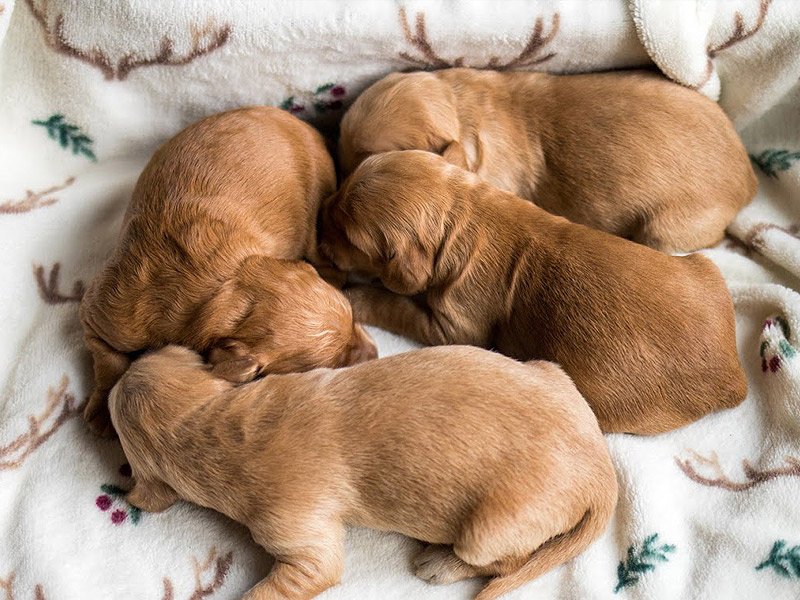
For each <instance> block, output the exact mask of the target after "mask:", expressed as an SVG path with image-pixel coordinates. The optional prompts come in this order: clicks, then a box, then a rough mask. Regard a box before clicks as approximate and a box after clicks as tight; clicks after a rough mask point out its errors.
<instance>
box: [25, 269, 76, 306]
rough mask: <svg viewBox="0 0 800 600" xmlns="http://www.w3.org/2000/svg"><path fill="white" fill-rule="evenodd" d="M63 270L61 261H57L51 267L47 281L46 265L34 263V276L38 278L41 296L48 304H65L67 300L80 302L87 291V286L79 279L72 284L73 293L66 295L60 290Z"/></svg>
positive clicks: (37, 282) (37, 283)
mask: <svg viewBox="0 0 800 600" xmlns="http://www.w3.org/2000/svg"><path fill="white" fill-rule="evenodd" d="M60 272H61V263H55V264H54V265H53V268H52V269H50V276H49V277H48V280H47V282H45V278H44V267H43V266H42V265H33V276H34V277H35V278H36V285H37V286H38V287H39V296H41V298H42V300H44V301H45V302H46V303H47V304H65V303H67V302H80V301H81V298H83V294H84V293H85V292H86V287H85V286H84V284H83V281H82V280H80V279H78V280H77V281H76V282H75V283H74V284H73V286H72V294H71V295H70V296H65V295H64V294H62V293H61V292H59V291H58V288H59V281H58V278H59V274H60Z"/></svg>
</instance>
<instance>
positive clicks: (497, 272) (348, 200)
mask: <svg viewBox="0 0 800 600" xmlns="http://www.w3.org/2000/svg"><path fill="white" fill-rule="evenodd" d="M322 211H323V212H322V215H321V219H320V222H321V233H320V242H321V244H320V248H321V250H322V252H324V253H326V254H327V255H328V256H329V258H330V259H332V261H333V262H334V263H335V264H336V265H337V266H338V267H339V268H340V269H342V270H345V271H351V270H355V271H357V272H360V273H363V274H364V275H367V276H373V277H379V278H380V280H381V282H382V283H383V285H384V286H385V287H386V288H388V289H381V288H377V287H369V286H357V287H354V288H351V289H350V290H349V297H350V300H351V302H352V305H353V311H354V313H355V315H356V318H357V319H359V320H362V321H364V322H366V323H370V324H373V325H377V326H379V327H383V328H384V329H388V330H389V331H392V332H395V333H398V334H401V335H405V336H407V337H410V338H413V339H415V340H417V341H419V342H422V343H426V344H473V345H476V346H482V347H485V348H495V349H497V350H498V351H500V352H502V353H503V354H507V355H508V356H511V357H514V358H517V359H520V360H529V359H542V360H550V361H553V362H556V363H558V364H560V365H561V366H562V367H563V368H564V370H565V371H566V372H567V373H568V374H569V375H570V377H572V379H573V380H574V381H575V385H576V386H577V387H578V389H579V390H580V392H581V393H582V394H583V396H584V397H585V398H586V400H587V401H588V402H589V405H590V406H591V407H592V408H593V409H594V411H595V414H596V415H597V419H598V421H599V422H600V427H601V428H602V429H603V431H606V432H629V433H640V434H654V433H661V432H664V431H669V430H671V429H675V428H677V427H681V426H683V425H686V424H687V423H691V422H692V421H695V420H697V419H699V418H700V417H702V416H703V415H705V414H707V413H709V412H711V411H713V410H715V409H719V408H730V407H733V406H736V405H738V404H739V403H740V402H742V400H744V397H745V395H746V393H747V382H746V380H745V375H744V372H743V370H742V368H741V365H740V364H739V360H738V356H737V352H736V330H735V324H734V316H733V306H732V303H731V299H730V296H729V295H728V290H727V288H726V287H725V282H724V281H723V279H722V277H721V275H720V273H719V271H718V270H717V268H716V267H715V266H714V264H713V263H712V262H711V261H709V260H707V259H706V258H704V257H702V256H700V255H691V256H685V257H676V256H669V255H666V254H662V253H660V252H656V251H654V250H651V249H650V248H646V247H644V246H640V245H638V244H634V243H633V242H629V241H627V240H623V239H621V238H618V237H615V236H612V235H609V234H607V233H604V232H601V231H597V230H595V229H590V228H588V227H585V226H583V225H576V224H574V223H571V222H569V221H567V220H566V219H564V218H562V217H556V216H554V215H551V214H550V213H547V212H545V211H544V210H542V209H540V208H538V207H536V206H535V205H533V204H531V203H530V202H526V201H525V200H522V199H520V198H518V197H516V196H514V195H513V194H510V193H508V192H504V191H502V190H499V189H497V188H495V187H493V186H492V185H490V184H488V183H485V182H483V181H482V180H480V179H479V178H478V177H476V176H475V175H473V174H472V173H469V172H468V171H465V170H463V169H460V168H458V167H455V166H453V165H450V164H448V163H447V161H446V160H445V159H444V158H442V157H441V156H438V155H436V154H433V153H431V152H423V151H419V150H410V151H400V152H387V153H383V154H378V155H375V156H372V157H370V158H369V159H367V160H365V161H364V162H363V163H361V166H359V167H358V168H357V169H356V171H355V172H354V173H353V174H352V175H351V176H350V177H349V178H348V179H347V180H346V181H345V182H344V184H343V185H342V187H341V189H340V190H339V192H338V193H337V194H336V196H334V197H332V198H331V199H330V201H329V202H326V205H325V206H323V209H322Z"/></svg>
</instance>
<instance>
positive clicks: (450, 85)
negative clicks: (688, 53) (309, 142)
mask: <svg viewBox="0 0 800 600" xmlns="http://www.w3.org/2000/svg"><path fill="white" fill-rule="evenodd" d="M389 150H427V151H429V152H436V153H439V154H441V155H442V156H444V157H445V158H446V159H447V160H448V161H449V162H451V163H453V164H456V165H458V166H460V167H463V168H466V169H469V170H470V171H472V172H473V173H476V174H477V175H478V176H479V177H481V178H482V179H484V180H485V181H488V182H489V183H492V184H494V185H495V186H497V187H499V188H501V189H504V190H506V191H509V192H512V193H514V194H516V195H518V196H520V197H522V198H525V199H527V200H530V201H532V202H534V203H535V204H536V205H537V206H539V207H541V208H543V209H545V210H546V211H548V212H551V213H553V214H556V215H561V216H563V217H566V218H568V219H569V220H571V221H573V222H575V223H582V224H584V225H588V226H589V227H593V228H595V229H600V230H602V231H607V232H609V233H613V234H615V235H618V236H621V237H625V238H628V239H631V240H634V241H636V242H639V243H642V244H645V245H647V246H650V247H652V248H656V249H658V250H663V251H689V250H696V249H698V248H705V247H708V246H712V245H714V244H716V243H718V242H719V241H720V240H721V239H722V237H723V235H724V230H725V227H727V225H728V223H730V222H731V220H732V219H733V217H734V215H736V213H737V212H738V211H739V209H741V208H742V207H743V206H744V205H745V204H747V203H748V202H749V201H750V200H751V199H752V198H753V196H754V195H755V192H756V187H757V182H756V177H755V175H754V173H753V168H752V166H751V165H750V161H749V159H748V157H747V152H746V151H745V149H744V146H743V145H742V142H741V140H740V139H739V137H738V136H737V135H736V132H735V131H734V129H733V126H732V125H731V122H730V121H729V120H728V117H727V116H726V115H725V113H724V112H722V109H721V108H720V107H719V106H718V105H717V104H716V103H715V102H713V101H711V100H709V99H708V98H706V97H704V96H702V95H701V94H699V93H697V92H695V91H693V90H690V89H687V88H684V87H682V86H680V85H678V84H676V83H673V82H670V81H669V80H667V79H665V78H664V77H661V76H660V75H657V74H655V73H651V72H646V71H629V72H615V73H595V74H586V75H548V74H546V73H530V72H505V73H498V72H493V71H478V70H474V69H447V70H443V71H436V72H433V73H407V74H398V73H395V74H392V75H389V76H388V77H385V78H384V79H382V80H381V81H379V82H377V83H376V84H375V85H373V86H372V87H370V88H369V89H367V90H366V91H365V92H364V93H363V94H362V95H361V96H359V98H358V99H357V100H356V101H355V103H354V104H353V106H352V107H351V108H350V110H349V111H348V112H347V114H345V116H344V119H343V121H342V126H341V138H340V140H339V156H340V161H341V165H342V168H343V170H344V172H345V173H349V172H351V171H352V170H353V169H354V168H355V167H356V165H358V163H360V162H361V161H362V160H363V159H364V158H366V157H367V156H369V155H371V154H375V153H379V152H386V151H389Z"/></svg>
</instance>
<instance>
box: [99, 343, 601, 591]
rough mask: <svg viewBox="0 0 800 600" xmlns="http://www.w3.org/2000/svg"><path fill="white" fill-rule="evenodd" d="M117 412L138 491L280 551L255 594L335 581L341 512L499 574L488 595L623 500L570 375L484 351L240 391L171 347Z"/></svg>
mask: <svg viewBox="0 0 800 600" xmlns="http://www.w3.org/2000/svg"><path fill="white" fill-rule="evenodd" d="M110 408H111V417H112V420H113V423H114V427H115V428H116V430H117V432H118V433H119V437H120V441H121V442H122V447H123V449H124V451H125V455H126V456H127V458H128V460H129V461H130V464H131V467H132V470H133V476H134V478H135V485H134V488H133V490H132V491H131V492H130V493H129V494H128V496H127V499H128V501H129V502H130V503H131V504H133V505H134V506H137V507H139V508H141V509H143V510H149V511H160V510H164V509H166V508H167V507H168V506H170V505H171V504H172V503H173V502H174V501H175V500H177V499H179V498H180V499H184V500H188V501H190V502H194V503H195V504H199V505H201V506H205V507H209V508H212V509H214V510H217V511H219V512H221V513H223V514H225V515H227V516H228V517H230V518H232V519H234V520H236V521H239V522H241V523H243V524H244V525H246V526H247V527H248V528H249V529H250V531H251V533H252V535H253V539H254V540H255V541H256V543H258V544H259V545H261V546H263V547H264V548H265V549H266V550H267V552H269V553H270V554H272V555H274V556H275V559H276V562H275V564H274V566H273V568H272V570H271V572H270V573H269V575H268V576H267V577H266V578H265V579H263V580H262V581H261V582H259V583H258V584H257V585H256V586H255V587H253V588H252V589H251V590H250V591H249V592H248V593H247V594H246V595H245V598H246V599H247V600H267V599H277V598H281V599H301V598H311V597H313V596H315V595H316V594H319V593H320V592H322V591H323V590H325V589H327V588H328V587H330V586H332V585H335V584H336V583H338V581H339V579H340V576H341V573H342V568H343V564H344V557H343V538H344V526H345V524H354V525H361V526H366V527H373V528H377V529H382V530H388V531H398V532H401V533H403V534H405V535H408V536H411V537H414V538H417V539H419V540H423V541H425V542H429V543H431V544H434V545H432V546H429V547H427V548H425V549H424V550H422V552H421V553H420V554H419V556H418V557H417V558H416V560H415V565H416V573H417V575H418V576H420V577H422V578H423V579H425V580H428V581H430V582H432V583H449V582H452V581H457V580H459V579H464V578H467V577H474V576H479V575H489V576H495V578H494V579H492V580H491V581H490V582H489V583H488V585H487V586H486V587H485V588H484V589H483V591H482V592H481V593H480V594H479V595H478V598H479V599H481V600H489V599H491V598H496V597H498V596H499V595H501V594H503V593H505V592H507V591H509V590H511V589H513V588H515V587H517V586H518V585H521V584H522V583H524V582H526V581H528V580H530V579H533V578H535V577H538V576H539V575H541V574H542V573H544V572H546V571H548V570H549V569H551V568H553V567H555V566H557V565H559V564H561V563H563V562H565V561H567V560H569V559H571V558H572V557H574V556H576V555H577V554H578V553H580V552H581V551H582V550H584V549H585V548H586V547H587V546H589V545H590V544H591V543H592V541H594V540H595V539H596V538H597V537H598V536H599V535H600V534H601V533H602V532H603V531H604V530H605V528H606V526H607V524H608V521H609V519H610V517H611V515H612V513H613V511H614V507H615V504H616V500H617V483H616V478H615V475H614V470H613V467H612V464H611V459H610V456H609V453H608V448H607V446H606V443H605V440H604V439H603V436H602V435H601V433H600V430H599V428H598V426H597V421H596V419H595V417H594V415H593V414H592V412H591V410H590V409H589V407H588V406H587V404H586V402H585V401H584V400H583V398H582V397H581V395H580V394H579V393H578V391H577V390H576V389H575V386H574V385H573V383H572V382H571V381H570V379H569V377H567V376H566V375H565V374H564V372H563V371H562V370H561V369H560V368H559V367H558V366H556V365H554V364H552V363H547V362H533V363H528V364H522V363H518V362H516V361H513V360H511V359H509V358H506V357H504V356H501V355H499V354H495V353H493V352H488V351H486V350H481V349H479V348H472V347H467V346H451V347H438V348H426V349H423V350H418V351H414V352H408V353H406V354H401V355H397V356H392V357H389V358H384V359H381V360H374V361H370V362H367V363H364V364H361V365H358V366H354V367H350V368H347V369H338V370H329V369H317V370H314V371H310V372H307V373H297V374H289V375H268V376H267V377H265V378H263V379H260V380H258V381H255V382H253V383H249V384H245V385H242V386H239V387H234V386H233V385H232V384H231V383H229V382H227V381H224V380H222V379H219V378H216V377H214V376H213V374H212V373H211V372H209V368H208V367H206V366H205V365H204V364H203V362H202V359H201V357H200V356H198V355H197V354H196V353H194V352H193V351H191V350H189V349H186V348H182V347H178V346H168V347H166V348H163V349H161V350H158V351H156V352H153V353H151V354H148V355H146V356H144V357H143V358H140V359H139V360H137V361H136V362H134V363H133V365H131V367H130V368H129V369H128V370H127V372H126V373H125V375H123V377H122V378H121V379H120V381H119V383H118V384H117V385H116V386H115V387H114V389H113V390H112V392H111V399H110ZM309 440H313V443H309Z"/></svg>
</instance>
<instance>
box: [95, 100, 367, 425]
mask: <svg viewBox="0 0 800 600" xmlns="http://www.w3.org/2000/svg"><path fill="white" fill-rule="evenodd" d="M335 185H336V178H335V173H334V169H333V161H332V159H331V157H330V155H329V154H328V152H327V150H326V148H325V145H324V142H323V140H322V137H321V136H320V135H319V134H318V133H317V132H316V131H315V130H314V129H313V128H312V127H310V126H309V125H307V124H305V123H303V122H302V121H300V120H299V119H297V118H295V117H292V116H290V115H289V114H287V113H285V112H284V111H281V110H278V109H275V108H269V107H253V108H244V109H239V110H234V111H230V112H226V113H221V114H218V115H214V116H211V117H208V118H206V119H203V120H202V121H199V122H197V123H195V124H194V125H191V126H190V127H188V128H186V129H185V130H183V131H182V132H181V133H179V134H178V135H177V136H175V137H174V138H172V139H171V140H170V141H168V142H167V143H166V144H164V146H162V147H161V148H160V149H159V150H158V151H157V152H156V153H155V155H154V156H153V158H152V159H151V160H150V162H149V163H148V165H147V167H146V168H145V169H144V172H143V173H142V174H141V176H140V177H139V180H138V182H137V184H136V188H135V189H134V192H133V198H132V199H131V202H130V205H129V207H128V211H127V213H126V215H125V219H124V223H123V226H122V232H121V234H120V239H119V243H118V245H117V247H116V249H115V251H114V253H113V255H112V256H111V258H110V259H109V260H108V262H107V263H106V265H105V266H104V267H103V269H102V271H101V272H100V274H99V275H98V276H97V277H96V278H95V279H94V281H93V282H92V283H91V285H90V286H89V289H88V291H87V293H86V295H85V296H84V298H83V303H82V305H81V321H82V323H83V326H84V330H85V337H86V343H87V346H88V347H89V350H90V351H91V353H92V357H93V359H94V373H95V389H94V391H93V393H92V396H91V398H90V400H89V403H88V405H87V407H86V413H85V414H86V419H87V421H88V422H89V424H90V426H91V427H92V429H94V430H95V431H96V432H98V433H109V431H110V430H109V428H108V426H109V421H108V409H107V406H106V399H107V395H108V391H109V390H110V389H111V387H112V386H113V385H114V383H115V382H116V381H117V379H119V377H120V375H122V373H124V372H125V369H127V368H128V365H129V364H130V360H131V355H135V354H136V353H138V352H141V351H143V350H147V349H150V348H157V347H159V346H163V345H165V344H168V343H181V344H185V345H188V346H191V347H193V348H195V349H197V350H199V351H201V352H207V353H208V358H209V360H211V362H213V363H214V364H216V365H217V367H218V372H219V373H220V374H221V375H224V376H227V377H228V378H230V379H232V380H236V381H245V380H248V379H251V378H253V377H255V376H256V375H258V374H259V373H262V372H265V371H269V372H289V371H297V370H302V369H309V368H313V367H317V366H341V365H347V364H351V363H354V362H358V361H360V360H364V359H367V358H374V357H375V356H376V354H377V352H376V349H375V346H374V344H373V343H372V341H371V340H370V339H369V337H368V336H367V334H366V333H365V332H364V330H363V329H362V328H361V327H360V326H358V325H355V324H354V322H353V316H352V311H351V309H350V306H349V304H348V302H347V300H346V299H345V298H344V296H343V295H342V294H341V292H339V291H338V290H336V289H335V288H333V287H332V286H330V285H328V284H327V283H325V282H324V281H323V280H322V279H321V278H320V276H319V275H318V274H317V273H316V271H315V270H314V268H313V267H312V266H311V265H309V264H308V263H306V262H304V261H303V260H301V259H302V258H303V257H306V258H309V259H312V260H314V259H316V257H317V252H316V217H317V211H318V208H319V204H320V202H321V200H322V199H323V198H324V197H325V196H327V195H329V194H331V193H332V192H333V191H334V189H335Z"/></svg>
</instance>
